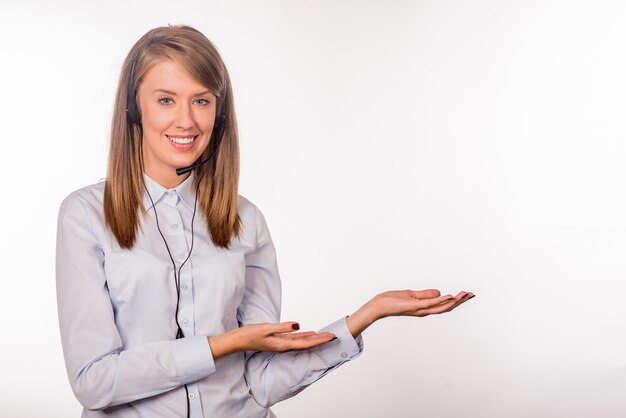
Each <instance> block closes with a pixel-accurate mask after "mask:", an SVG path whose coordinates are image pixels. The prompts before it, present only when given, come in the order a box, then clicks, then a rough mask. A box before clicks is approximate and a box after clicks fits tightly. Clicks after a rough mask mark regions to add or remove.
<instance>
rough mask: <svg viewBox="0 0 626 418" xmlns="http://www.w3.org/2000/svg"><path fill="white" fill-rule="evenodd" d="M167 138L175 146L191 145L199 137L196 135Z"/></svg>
mask: <svg viewBox="0 0 626 418" xmlns="http://www.w3.org/2000/svg"><path fill="white" fill-rule="evenodd" d="M165 136H166V137H167V139H169V140H170V142H173V143H174V144H183V145H186V144H191V143H192V142H193V141H195V140H196V138H197V137H198V135H195V136H169V135H165Z"/></svg>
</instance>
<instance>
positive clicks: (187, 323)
mask: <svg viewBox="0 0 626 418" xmlns="http://www.w3.org/2000/svg"><path fill="white" fill-rule="evenodd" d="M183 325H184V326H189V321H188V320H186V319H185V320H184V321H183ZM344 354H345V353H344Z"/></svg>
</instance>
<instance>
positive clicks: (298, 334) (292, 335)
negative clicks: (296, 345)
mask: <svg viewBox="0 0 626 418" xmlns="http://www.w3.org/2000/svg"><path fill="white" fill-rule="evenodd" d="M316 334H317V332H315V331H307V332H292V333H289V334H277V335H280V336H283V337H285V338H289V339H291V340H295V339H298V338H304V337H309V336H311V335H316Z"/></svg>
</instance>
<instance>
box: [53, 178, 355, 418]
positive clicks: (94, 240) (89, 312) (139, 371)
mask: <svg viewBox="0 0 626 418" xmlns="http://www.w3.org/2000/svg"><path fill="white" fill-rule="evenodd" d="M144 178H145V181H146V186H147V188H148V190H149V192H150V195H151V196H152V199H153V200H154V204H155V207H152V206H151V203H150V200H149V199H148V197H147V195H146V194H145V193H144V200H143V204H144V206H145V207H146V208H147V215H146V217H143V216H141V215H140V219H141V223H140V229H139V231H138V235H137V240H136V243H135V245H134V247H133V248H132V250H125V249H121V248H120V246H119V245H118V244H117V241H116V240H115V238H114V236H113V235H112V234H111V232H110V231H109V230H108V229H107V227H106V225H105V223H104V214H103V196H104V182H101V183H97V184H94V185H92V186H88V187H85V188H82V189H80V190H77V191H75V192H73V193H72V194H70V195H69V196H68V197H67V198H66V199H65V200H64V201H63V203H62V204H61V208H60V210H59V218H58V233H57V261H56V280H57V302H58V311H59V324H60V330H61V340H62V343H63V353H64V356H65V364H66V369H67V373H68V377H69V381H70V385H71V387H72V390H73V391H74V394H75V395H76V397H77V399H78V400H79V402H80V403H81V404H82V405H83V407H84V409H83V414H82V416H83V417H128V418H130V417H133V418H135V417H146V418H157V417H167V418H171V417H185V416H186V413H187V399H186V398H185V396H186V394H185V389H184V387H183V385H184V384H187V385H188V389H189V404H190V411H191V416H192V417H194V418H200V417H246V418H255V417H259V418H260V417H274V416H275V415H274V414H273V413H272V412H271V411H270V409H269V407H270V406H271V405H273V404H275V403H276V402H279V401H281V400H284V399H287V398H289V397H291V396H293V395H295V394H297V393H298V392H300V391H301V390H303V389H304V388H305V387H307V386H308V385H310V384H311V383H313V382H315V381H316V380H318V379H319V378H321V377H322V376H324V375H325V374H326V373H328V372H329V371H331V370H333V369H335V368H337V367H339V366H340V365H341V364H343V363H345V362H346V361H348V360H351V359H352V358H355V357H357V356H359V355H360V353H361V352H362V350H363V342H362V339H361V337H360V336H359V337H357V338H356V339H354V338H353V337H352V335H351V334H350V332H349V330H348V328H347V325H346V320H345V318H341V319H339V320H338V321H336V322H334V323H332V324H330V325H328V326H327V327H325V328H323V331H329V332H332V333H333V334H335V335H336V336H337V339H336V340H334V341H332V342H329V343H326V344H323V345H322V346H319V347H316V348H313V349H310V350H306V351H293V352H287V353H279V354H278V353H269V352H245V353H244V352H238V353H235V354H232V355H228V356H225V357H221V358H219V359H217V360H215V359H213V356H212V354H211V349H210V346H209V344H208V340H207V338H208V336H211V335H217V334H221V333H223V332H226V331H229V330H231V329H234V328H236V327H239V326H241V325H245V324H256V323H262V322H271V323H277V322H280V306H281V285H280V277H279V274H278V267H277V263H276V253H275V250H274V245H273V243H272V239H271V237H270V233H269V230H268V227H267V224H266V222H265V219H264V217H263V215H262V214H261V212H260V211H259V209H258V208H257V207H256V206H255V205H254V204H252V203H251V202H250V201H248V200H247V199H245V198H244V197H243V196H239V203H238V211H239V215H240V217H241V219H242V221H243V229H242V234H241V236H240V238H239V239H234V240H233V241H232V244H231V248H230V249H223V248H218V247H215V245H213V243H212V241H211V239H210V237H209V236H208V233H207V226H206V223H205V220H204V218H203V216H202V215H201V213H200V212H198V213H197V214H196V219H195V225H194V235H195V238H194V246H193V254H192V256H191V258H190V260H189V261H187V263H186V264H185V265H184V267H183V269H182V272H181V277H180V307H179V313H178V320H179V323H180V326H181V328H182V330H183V332H184V334H185V338H181V339H178V340H176V339H175V335H176V323H175V320H174V313H175V310H176V288H175V283H174V274H173V267H172V263H171V260H170V259H169V256H168V254H167V250H166V249H165V244H164V243H163V240H162V238H161V236H160V235H159V232H158V230H157V227H156V223H155V213H154V211H155V209H156V211H157V215H158V219H159V225H160V227H161V230H162V232H163V234H164V236H165V239H166V240H167V243H168V245H169V247H170V251H171V253H172V256H173V257H174V260H175V262H176V265H177V267H178V266H180V264H181V263H182V261H183V260H184V259H185V258H186V257H187V254H188V252H189V247H190V244H191V229H190V227H191V217H192V213H193V207H194V199H195V194H194V192H195V190H194V188H193V185H192V180H193V174H192V175H191V176H189V178H187V179H186V180H185V181H184V182H183V183H181V184H180V185H179V186H178V187H176V188H174V189H169V190H168V189H165V188H164V187H162V186H160V185H159V184H158V183H156V182H155V181H153V180H152V179H150V178H149V177H148V176H144Z"/></svg>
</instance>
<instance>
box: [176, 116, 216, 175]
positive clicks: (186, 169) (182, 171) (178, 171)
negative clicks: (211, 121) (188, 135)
mask: <svg viewBox="0 0 626 418" xmlns="http://www.w3.org/2000/svg"><path fill="white" fill-rule="evenodd" d="M226 126H227V123H226V115H222V116H220V117H219V118H217V119H216V121H215V126H214V127H213V134H212V135H211V139H212V140H213V141H215V142H213V141H211V144H213V143H214V144H215V145H213V146H212V147H211V148H212V151H211V154H209V157H208V158H207V159H206V160H204V161H200V162H199V163H196V164H193V165H190V166H187V167H181V168H177V169H176V174H178V175H179V176H182V175H183V174H185V173H188V172H190V171H191V170H193V169H194V168H197V167H200V166H201V165H202V164H205V163H208V162H209V161H211V158H213V156H214V155H215V153H216V152H217V150H218V149H219V146H220V143H221V142H222V137H223V136H224V131H225V130H226Z"/></svg>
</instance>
